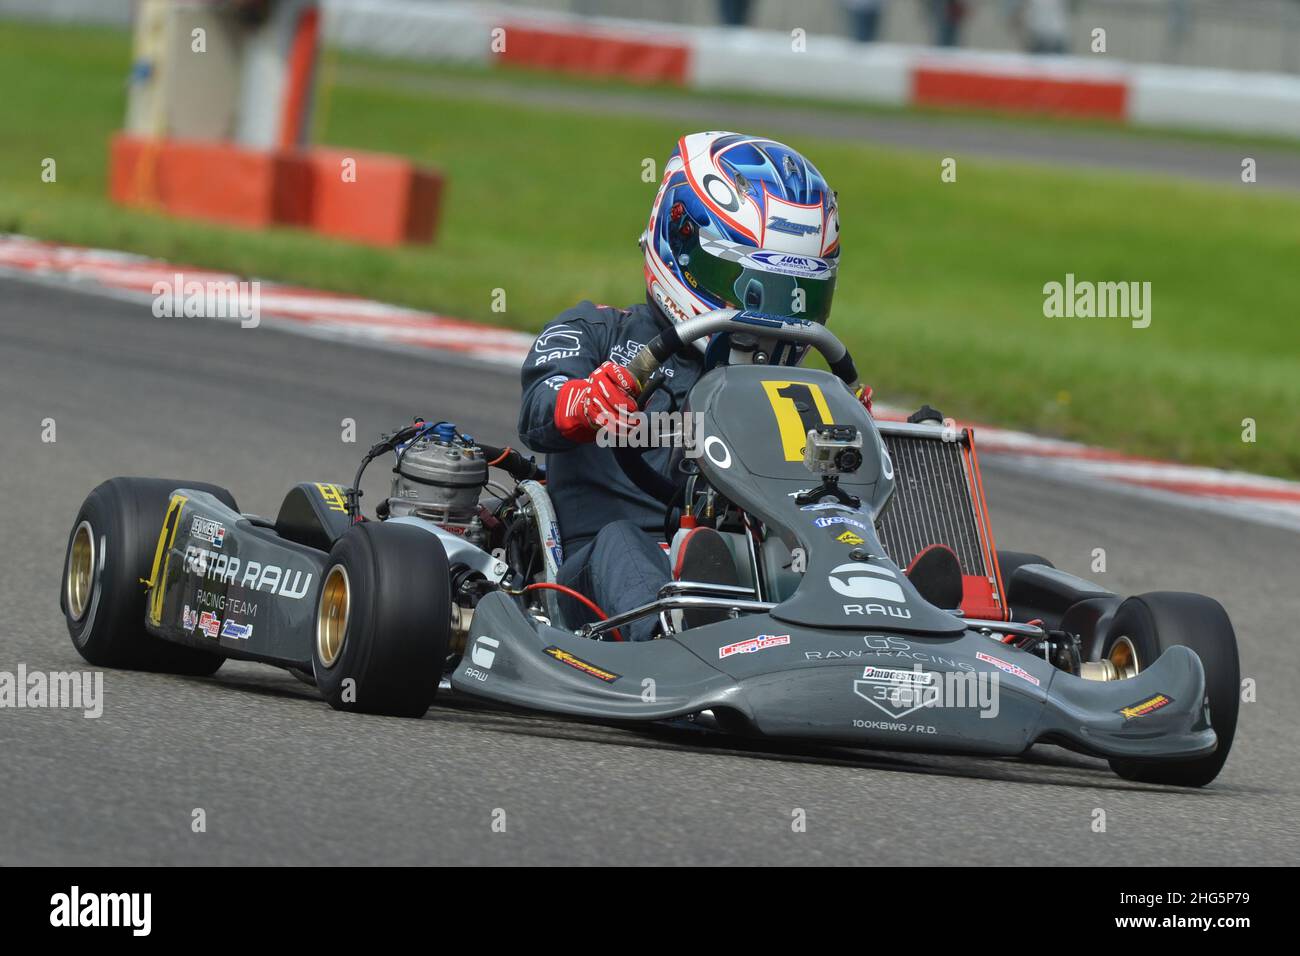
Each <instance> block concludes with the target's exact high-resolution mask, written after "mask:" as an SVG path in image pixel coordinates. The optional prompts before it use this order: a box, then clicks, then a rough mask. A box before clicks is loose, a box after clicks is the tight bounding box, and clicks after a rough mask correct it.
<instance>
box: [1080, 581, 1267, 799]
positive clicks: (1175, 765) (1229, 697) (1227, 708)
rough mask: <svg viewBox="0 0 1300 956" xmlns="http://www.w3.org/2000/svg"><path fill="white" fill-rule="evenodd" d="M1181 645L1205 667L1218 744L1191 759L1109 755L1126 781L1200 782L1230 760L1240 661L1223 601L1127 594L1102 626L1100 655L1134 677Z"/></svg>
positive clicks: (1163, 594) (1190, 784) (1182, 784)
mask: <svg viewBox="0 0 1300 956" xmlns="http://www.w3.org/2000/svg"><path fill="white" fill-rule="evenodd" d="M1179 644H1181V645H1183V646H1184V647H1189V648H1191V649H1192V650H1193V651H1195V652H1196V654H1197V656H1198V657H1200V659H1201V664H1202V665H1203V667H1204V669H1205V696H1206V697H1207V698H1208V700H1209V704H1210V726H1212V727H1213V728H1214V733H1215V735H1216V736H1217V737H1218V738H1219V746H1218V748H1217V749H1216V750H1215V751H1214V753H1212V754H1210V755H1209V756H1206V757H1198V758H1196V759H1194V760H1178V761H1142V760H1127V759H1125V760H1121V759H1114V760H1111V761H1110V766H1111V769H1112V770H1114V771H1115V772H1116V773H1117V774H1119V775H1120V776H1121V777H1123V778H1124V779H1125V780H1135V781H1138V782H1141V783H1158V784H1170V785H1173V786H1180V787H1203V786H1205V785H1206V784H1207V783H1209V782H1210V781H1211V780H1213V779H1214V778H1215V777H1217V776H1218V775H1219V771H1220V770H1222V769H1223V764H1224V761H1226V760H1227V759H1228V751H1229V750H1230V749H1231V748H1232V739H1233V737H1234V736H1235V735H1236V732H1237V711H1238V709H1239V707H1240V704H1241V696H1240V690H1241V663H1240V661H1239V659H1238V656H1237V636H1236V634H1235V633H1234V631H1233V629H1232V622H1231V621H1230V620H1229V619H1228V614H1227V612H1226V611H1225V610H1224V609H1223V605H1221V604H1220V603H1219V602H1218V601H1215V600H1214V599H1213V598H1208V597H1205V596H1203V595H1200V594H1185V593H1182V592H1177V591H1157V592H1155V593H1153V594H1142V595H1139V596H1137V597H1131V598H1129V599H1128V600H1126V601H1125V602H1124V603H1123V604H1121V605H1120V606H1119V608H1118V609H1117V610H1116V611H1115V616H1114V617H1113V618H1112V619H1111V622H1110V625H1109V627H1107V629H1106V634H1105V636H1104V637H1103V638H1102V656H1103V659H1106V660H1109V661H1111V662H1112V664H1114V665H1115V666H1116V669H1117V670H1118V671H1119V672H1120V674H1121V676H1132V675H1134V674H1137V673H1139V672H1140V671H1141V670H1142V669H1143V668H1145V667H1148V666H1150V665H1151V664H1152V663H1154V662H1155V660H1156V658H1158V657H1159V656H1160V655H1161V654H1163V653H1164V652H1165V651H1166V650H1168V649H1169V648H1171V647H1173V646H1175V645H1179Z"/></svg>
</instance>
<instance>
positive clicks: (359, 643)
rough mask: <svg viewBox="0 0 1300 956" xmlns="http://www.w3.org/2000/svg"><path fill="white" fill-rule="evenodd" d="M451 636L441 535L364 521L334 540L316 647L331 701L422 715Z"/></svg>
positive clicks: (319, 675) (337, 705) (319, 681)
mask: <svg viewBox="0 0 1300 956" xmlns="http://www.w3.org/2000/svg"><path fill="white" fill-rule="evenodd" d="M450 643H451V580H450V573H449V570H448V567H447V554H446V552H445V551H444V550H443V547H442V543H441V542H440V541H439V540H438V539H437V537H435V536H434V535H432V534H429V533H428V532H427V531H422V530H421V529H419V528H416V527H413V526H411V525H400V524H386V523H380V522H365V523H363V524H359V525H356V526H355V527H353V528H352V529H351V530H349V531H348V533H347V534H345V535H344V536H343V537H342V538H340V539H339V540H338V541H337V542H335V544H334V547H333V549H332V550H331V551H330V561H329V565H328V566H327V567H326V570H325V576H324V578H323V579H322V583H321V595H320V601H319V603H318V604H317V609H316V628H315V639H314V641H313V651H312V670H313V672H314V673H315V675H316V686H317V687H318V688H320V692H321V695H322V696H323V697H324V698H325V699H326V700H327V701H329V705H330V706H331V707H333V708H334V709H335V710H350V711H359V712H361V713H367V714H386V715H388V716H392V717H422V716H423V715H424V712H425V711H427V710H428V709H429V705H430V704H431V703H433V697H434V694H435V693H437V690H438V681H439V680H440V679H441V677H442V671H443V665H444V664H445V663H446V660H447V653H448V648H449V646H450Z"/></svg>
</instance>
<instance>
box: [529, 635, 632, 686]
mask: <svg viewBox="0 0 1300 956" xmlns="http://www.w3.org/2000/svg"><path fill="white" fill-rule="evenodd" d="M542 653H544V654H549V655H551V657H554V658H555V659H556V660H557V661H559V662H560V663H561V664H568V665H569V666H570V667H572V668H573V669H574V670H576V671H582V672H583V673H584V674H586V675H587V676H588V677H594V678H596V680H603V681H604V682H605V683H606V684H612V683H614V681H616V680H618V679H619V678H620V677H622V676H623V675H622V674H615V673H614V672H613V671H607V670H605V669H604V668H603V667H597V666H596V665H595V664H593V663H591V661H584V660H583V659H582V658H581V657H575V656H574V655H573V654H570V653H569V652H568V651H566V650H564V648H561V647H556V646H555V645H553V644H552V645H551V646H550V647H544V648H542Z"/></svg>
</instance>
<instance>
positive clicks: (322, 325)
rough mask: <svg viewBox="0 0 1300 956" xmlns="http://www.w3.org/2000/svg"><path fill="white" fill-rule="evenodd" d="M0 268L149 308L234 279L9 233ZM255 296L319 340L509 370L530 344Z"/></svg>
mask: <svg viewBox="0 0 1300 956" xmlns="http://www.w3.org/2000/svg"><path fill="white" fill-rule="evenodd" d="M0 270H9V271H11V272H17V273H20V274H24V275H29V276H36V277H49V278H57V279H62V280H68V281H70V282H72V283H75V284H78V285H82V286H88V287H91V288H95V289H98V290H105V291H109V292H116V293H122V294H125V295H126V296H127V297H128V298H132V299H140V300H143V301H149V302H152V301H153V300H154V298H155V296H154V291H153V290H154V287H155V284H157V283H165V284H166V286H167V287H168V288H169V289H170V288H172V287H173V286H175V285H177V284H178V277H179V282H180V283H191V282H197V283H202V284H204V285H205V286H206V285H207V284H208V283H226V282H238V281H240V280H241V277H240V276H235V275H231V274H229V273H223V272H213V271H212V270H210V269H194V268H189V267H184V266H177V265H173V264H172V263H168V262H163V261H161V260H158V259H149V258H146V257H144V256H137V255H132V254H130V253H125V252H112V251H109V250H105V249H84V248H80V247H77V246H63V245H58V244H56V243H49V242H39V241H37V240H35V239H30V238H28V237H26V236H15V235H0ZM258 296H259V306H260V311H261V317H262V321H263V323H264V324H266V325H267V326H270V327H274V328H280V329H289V330H291V331H297V332H301V333H303V334H307V335H313V336H317V337H321V338H335V339H348V340H353V341H359V342H363V343H369V344H373V345H377V346H389V347H396V348H404V347H411V348H428V349H438V350H439V351H443V352H451V353H456V354H460V355H463V356H465V357H467V358H472V359H476V360H478V361H483V362H491V363H494V364H501V365H509V366H513V367H515V368H518V367H519V362H520V360H521V359H522V357H523V354H524V353H525V352H527V351H528V349H529V348H530V347H531V346H532V343H533V337H532V336H531V335H528V334H527V333H523V332H515V331H512V330H510V329H494V328H491V327H489V326H485V325H479V324H477V323H474V322H466V321H464V320H463V319H454V318H450V317H448V316H445V315H436V314H434V313H432V312H421V311H420V310H418V309H408V308H404V307H402V306H397V305H388V304H386V303H383V302H375V301H372V300H370V299H362V298H359V297H357V296H350V295H340V294H335V293H331V292H319V291H316V290H313V289H303V288H299V287H297V286H290V285H283V284H280V283H275V282H264V281H259V283H258ZM232 321H236V320H235V319H232Z"/></svg>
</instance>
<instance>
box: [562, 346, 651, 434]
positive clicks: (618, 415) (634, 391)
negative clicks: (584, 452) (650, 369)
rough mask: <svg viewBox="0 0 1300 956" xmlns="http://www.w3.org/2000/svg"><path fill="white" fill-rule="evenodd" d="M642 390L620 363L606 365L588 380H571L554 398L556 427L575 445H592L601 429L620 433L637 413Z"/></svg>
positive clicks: (588, 377) (593, 373) (607, 363)
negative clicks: (630, 416)
mask: <svg viewBox="0 0 1300 956" xmlns="http://www.w3.org/2000/svg"><path fill="white" fill-rule="evenodd" d="M640 393H641V386H640V385H639V384H637V380H636V379H635V378H634V377H633V375H632V373H631V372H629V371H628V370H627V369H625V368H624V367H623V366H621V365H619V364H618V363H617V362H605V363H604V364H603V365H601V366H600V368H598V369H596V371H594V372H592V373H591V374H590V375H588V376H587V377H586V378H571V379H569V380H568V381H567V382H565V383H564V384H563V385H561V386H560V390H559V391H558V392H557V393H556V396H555V427H556V428H557V429H559V432H560V434H561V435H563V436H564V437H565V438H567V439H569V441H575V442H582V443H586V442H593V441H595V440H596V432H597V431H599V430H600V429H601V428H602V427H609V428H611V429H615V430H618V429H619V428H621V427H622V425H623V424H624V423H625V422H626V421H627V415H628V414H629V413H631V412H635V411H636V396H637V395H639V394H640Z"/></svg>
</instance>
